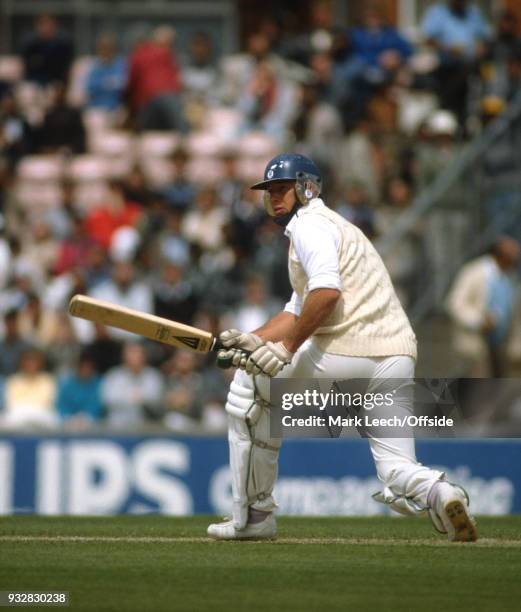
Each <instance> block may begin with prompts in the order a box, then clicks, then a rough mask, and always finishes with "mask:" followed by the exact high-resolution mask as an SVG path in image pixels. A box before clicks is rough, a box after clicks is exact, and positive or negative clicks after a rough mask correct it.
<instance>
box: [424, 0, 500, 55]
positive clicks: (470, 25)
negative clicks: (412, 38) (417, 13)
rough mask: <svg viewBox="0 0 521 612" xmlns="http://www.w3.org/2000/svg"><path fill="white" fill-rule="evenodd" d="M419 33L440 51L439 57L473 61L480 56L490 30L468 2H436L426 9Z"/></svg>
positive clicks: (475, 8) (450, 0) (457, 0)
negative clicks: (464, 58) (461, 58)
mask: <svg viewBox="0 0 521 612" xmlns="http://www.w3.org/2000/svg"><path fill="white" fill-rule="evenodd" d="M421 29H422V32H423V34H424V36H425V37H426V38H427V40H428V41H429V42H430V43H431V44H433V45H434V46H435V47H436V48H437V49H439V50H440V52H441V54H442V57H443V56H448V57H447V58H446V59H449V58H450V57H462V56H463V57H466V58H469V59H475V58H477V57H479V56H480V55H482V54H483V51H484V43H485V42H486V41H487V40H488V39H489V37H490V27H489V25H488V24H487V22H486V21H485V19H484V17H483V15H482V14H481V11H480V9H479V8H478V7H477V6H475V5H473V4H471V5H469V4H468V3H467V0H449V1H448V2H447V3H441V2H438V3H436V4H433V5H432V6H431V7H429V8H428V9H427V11H426V13H425V17H424V18H423V21H422V24H421Z"/></svg>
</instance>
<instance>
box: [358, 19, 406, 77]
mask: <svg viewBox="0 0 521 612" xmlns="http://www.w3.org/2000/svg"><path fill="white" fill-rule="evenodd" d="M351 45H352V53H353V55H354V56H355V57H357V58H358V59H360V60H362V61H363V62H364V64H365V65H366V66H367V67H369V68H372V69H376V70H378V71H381V72H382V73H383V75H385V73H388V72H393V71H395V70H396V69H397V68H398V67H399V66H400V65H402V64H403V63H404V62H405V61H406V60H407V59H408V58H409V57H410V56H411V55H412V52H413V48H412V45H411V44H410V43H409V41H408V40H407V39H406V38H405V37H404V36H402V34H400V32H399V31H398V30H397V29H396V28H395V27H393V26H390V25H386V24H385V23H384V20H383V15H382V13H381V11H380V10H379V9H377V8H374V7H371V8H368V9H367V10H366V11H365V14H364V25H362V26H360V27H356V28H353V29H352V30H351Z"/></svg>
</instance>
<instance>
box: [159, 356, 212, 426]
mask: <svg viewBox="0 0 521 612" xmlns="http://www.w3.org/2000/svg"><path fill="white" fill-rule="evenodd" d="M197 366H198V363H197V358H196V356H195V354H194V353H190V352H188V351H176V353H174V356H173V357H172V358H171V359H170V360H169V361H168V362H167V364H166V366H165V370H166V375H167V379H166V387H165V395H164V400H163V401H164V405H165V409H166V414H165V417H164V424H165V425H166V426H167V427H168V428H169V429H176V430H181V431H183V430H190V429H191V428H193V427H194V425H196V423H197V420H198V419H199V417H200V415H201V411H202V407H203V394H204V387H203V377H202V375H201V373H200V372H199V368H198V367H197Z"/></svg>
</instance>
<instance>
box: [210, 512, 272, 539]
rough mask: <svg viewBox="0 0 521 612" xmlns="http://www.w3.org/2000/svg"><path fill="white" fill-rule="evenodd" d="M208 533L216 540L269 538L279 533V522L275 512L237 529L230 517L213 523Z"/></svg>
mask: <svg viewBox="0 0 521 612" xmlns="http://www.w3.org/2000/svg"><path fill="white" fill-rule="evenodd" d="M207 533H208V535H209V536H210V537H211V538H214V539H215V540H269V539H271V538H274V537H275V536H276V535H277V522H276V521H275V517H274V516H273V514H269V515H268V516H267V517H266V518H265V519H264V520H263V521H261V522H260V523H248V525H246V527H245V528H244V529H241V530H237V529H235V527H234V526H233V520H232V519H229V520H224V521H223V522H222V523H212V524H211V525H209V526H208V531H207Z"/></svg>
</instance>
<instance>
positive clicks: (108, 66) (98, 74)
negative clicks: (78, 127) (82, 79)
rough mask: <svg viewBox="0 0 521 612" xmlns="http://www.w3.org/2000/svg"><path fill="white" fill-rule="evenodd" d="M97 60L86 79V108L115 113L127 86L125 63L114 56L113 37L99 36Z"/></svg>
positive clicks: (114, 42)
mask: <svg viewBox="0 0 521 612" xmlns="http://www.w3.org/2000/svg"><path fill="white" fill-rule="evenodd" d="M96 54H97V58H96V60H95V62H94V64H93V66H92V68H91V69H90V71H89V73H88V75H87V79H86V90H87V106H88V107H89V108H101V109H103V110H106V111H116V110H118V109H119V108H120V107H121V106H122V103H123V94H124V91H125V88H126V85H127V62H126V60H125V58H124V57H122V56H117V55H116V41H115V40H114V37H113V36H110V35H104V36H100V38H99V39H98V42H97V45H96Z"/></svg>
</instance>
